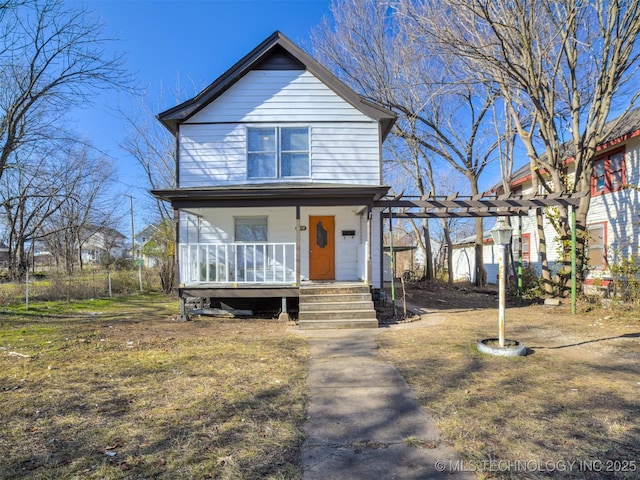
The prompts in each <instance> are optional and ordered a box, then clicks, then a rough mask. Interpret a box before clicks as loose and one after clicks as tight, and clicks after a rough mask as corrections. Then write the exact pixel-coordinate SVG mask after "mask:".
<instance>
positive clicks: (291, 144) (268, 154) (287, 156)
mask: <svg viewBox="0 0 640 480" xmlns="http://www.w3.org/2000/svg"><path fill="white" fill-rule="evenodd" d="M247 138H248V147H247V177H248V178H287V177H308V176H309V128H307V127H261V128H249V129H247Z"/></svg>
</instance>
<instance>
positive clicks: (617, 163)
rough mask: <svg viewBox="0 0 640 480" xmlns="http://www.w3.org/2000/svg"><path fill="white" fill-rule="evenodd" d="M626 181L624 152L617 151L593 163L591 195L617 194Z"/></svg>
mask: <svg viewBox="0 0 640 480" xmlns="http://www.w3.org/2000/svg"><path fill="white" fill-rule="evenodd" d="M625 181H626V180H625V163H624V150H617V151H615V152H612V153H610V154H608V155H606V156H604V157H599V158H597V159H596V160H595V161H594V162H593V176H592V178H591V195H601V194H603V193H609V192H615V191H616V190H619V189H620V188H621V187H622V185H624V183H625Z"/></svg>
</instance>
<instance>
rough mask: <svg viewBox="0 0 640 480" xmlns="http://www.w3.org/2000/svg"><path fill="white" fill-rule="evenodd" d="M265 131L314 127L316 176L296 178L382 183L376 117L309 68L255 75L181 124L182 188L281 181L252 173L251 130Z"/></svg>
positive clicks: (312, 165) (313, 171)
mask: <svg viewBox="0 0 640 480" xmlns="http://www.w3.org/2000/svg"><path fill="white" fill-rule="evenodd" d="M261 126H268V127H278V126H280V127H305V128H309V134H310V138H309V140H310V178H309V177H307V178H296V179H295V180H294V181H299V182H309V181H311V182H331V183H343V184H364V185H380V184H381V183H382V179H381V178H380V144H379V130H378V124H377V122H376V121H375V120H372V119H370V118H368V117H367V116H365V115H363V114H362V113H361V112H360V111H359V110H357V109H356V108H354V107H353V106H352V105H350V104H349V103H348V102H346V101H345V100H344V99H342V98H341V97H339V96H338V95H337V94H335V93H334V92H333V91H332V90H331V89H329V88H328V87H327V86H326V85H324V84H323V83H322V82H320V81H319V80H318V79H316V78H315V77H314V76H313V75H311V74H310V73H308V72H306V71H252V72H249V73H248V74H247V75H246V76H245V77H243V78H242V79H241V80H239V81H238V82H237V83H236V84H235V85H234V86H233V87H231V88H230V89H229V90H228V91H226V92H225V93H223V94H222V95H221V96H220V97H219V98H218V99H216V101H215V102H213V103H211V104H210V105H208V106H207V107H205V108H204V109H203V110H202V111H201V112H198V113H197V114H196V115H194V116H193V117H192V118H190V119H189V121H188V122H187V123H185V124H182V125H181V126H180V131H179V142H180V146H179V186H180V187H183V188H188V187H205V186H222V185H240V184H245V183H257V182H265V181H269V182H273V181H278V180H274V179H264V180H263V179H258V180H257V181H256V179H254V178H248V175H247V171H246V166H247V138H246V131H247V128H248V127H250V128H254V127H261ZM284 180H286V181H291V180H292V179H291V178H287V179H281V180H280V181H284Z"/></svg>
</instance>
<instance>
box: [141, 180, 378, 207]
mask: <svg viewBox="0 0 640 480" xmlns="http://www.w3.org/2000/svg"><path fill="white" fill-rule="evenodd" d="M388 190H389V187H388V186H386V185H337V184H324V185H318V184H309V185H291V184H286V185H234V186H225V187H201V188H176V189H167V190H152V191H151V194H152V195H154V196H155V197H157V198H159V199H161V200H165V201H168V202H170V203H171V205H172V207H173V208H177V209H180V208H208V207H257V206H260V207H275V206H340V205H372V204H373V203H374V202H375V201H377V200H379V199H380V198H382V197H383V196H384V195H385V194H386V193H387V192H388Z"/></svg>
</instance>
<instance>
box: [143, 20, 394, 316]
mask: <svg viewBox="0 0 640 480" xmlns="http://www.w3.org/2000/svg"><path fill="white" fill-rule="evenodd" d="M158 118H159V120H160V121H161V122H162V123H163V124H164V125H165V127H166V128H168V129H169V130H170V131H171V132H172V133H173V134H174V135H175V137H176V150H177V186H176V188H172V189H166V190H156V191H154V192H152V193H153V194H154V195H156V196H157V197H160V198H162V199H165V200H167V201H170V202H171V205H172V207H173V209H174V212H175V221H176V222H177V226H178V228H177V262H178V272H179V278H178V292H179V294H180V296H181V298H184V297H189V296H193V297H203V298H237V297H247V298H251V297H253V298H257V297H263V298H264V297H275V298H282V299H283V300H282V305H283V310H286V298H291V297H298V296H299V295H300V287H301V286H302V285H304V284H306V283H313V282H315V283H316V284H317V283H318V282H329V283H344V282H348V283H356V284H363V285H366V286H374V285H380V284H381V261H380V260H379V259H380V258H381V231H380V230H381V224H380V215H379V212H376V211H375V210H376V207H374V206H373V205H374V202H375V201H376V200H378V199H380V198H381V197H383V196H384V195H385V194H386V193H387V191H388V189H389V187H387V186H385V185H384V182H383V178H382V163H381V145H382V142H383V141H384V139H385V137H386V136H387V134H388V133H389V131H390V130H391V128H392V126H393V123H394V121H395V116H394V114H393V113H392V112H390V111H388V110H386V109H384V108H382V107H380V106H378V105H375V104H373V103H371V102H369V101H366V100H364V99H363V98H361V97H360V96H358V95H357V94H356V93H355V92H354V91H352V90H351V89H350V88H348V87H347V86H346V85H345V84H344V83H342V82H341V81H340V80H338V79H337V78H336V77H335V76H334V75H332V74H331V73H330V72H329V71H328V70H327V69H325V68H324V67H322V66H321V65H320V64H318V62H316V61H315V60H314V59H313V58H311V57H310V56H309V55H308V54H307V53H305V52H304V51H303V50H301V49H300V48H299V47H297V46H296V45H294V44H293V43H292V42H291V41H290V40H289V39H287V38H286V37H285V36H284V35H282V34H281V33H279V32H276V33H274V34H273V35H271V36H270V37H269V38H267V39H266V40H265V41H264V42H262V43H261V44H260V45H259V46H258V47H256V48H255V49H254V50H253V51H251V52H250V53H249V54H248V55H246V56H245V57H244V58H242V59H241V60H240V61H239V62H238V63H236V64H235V65H234V66H233V67H231V68H230V69H229V70H228V71H227V72H225V73H224V74H223V75H222V76H221V77H219V78H218V79H217V80H216V81H214V82H213V83H212V84H211V85H209V86H208V87H207V88H206V89H204V90H203V91H202V92H201V93H200V94H198V95H197V96H196V97H194V98H192V99H191V100H188V101H186V102H184V103H182V104H180V105H177V106H176V107H174V108H171V109H170V110H167V111H165V112H163V113H161V114H160V115H159V116H158ZM378 210H379V209H378ZM301 310H302V308H301ZM301 318H302V315H301Z"/></svg>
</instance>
